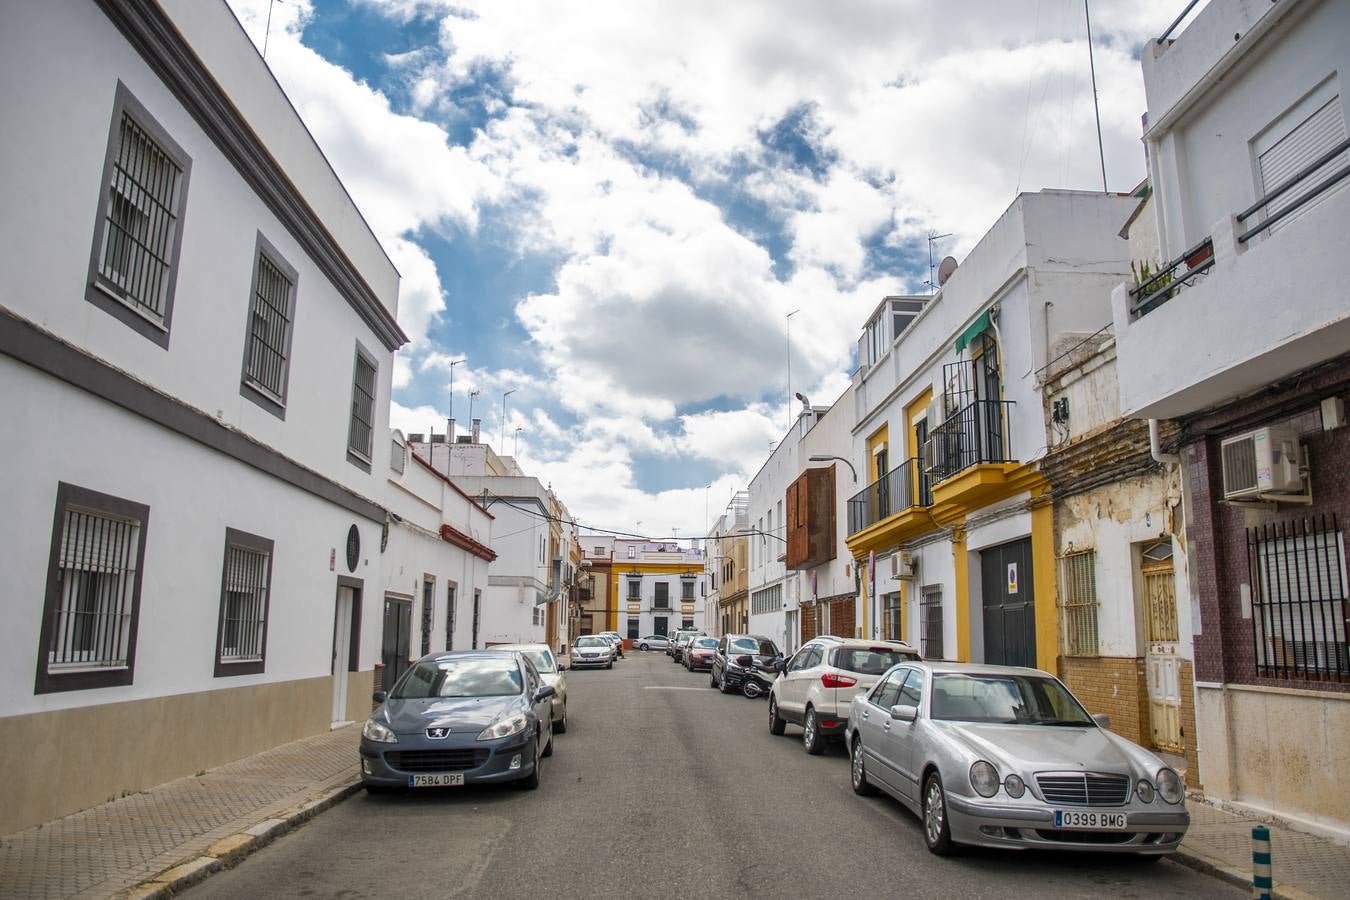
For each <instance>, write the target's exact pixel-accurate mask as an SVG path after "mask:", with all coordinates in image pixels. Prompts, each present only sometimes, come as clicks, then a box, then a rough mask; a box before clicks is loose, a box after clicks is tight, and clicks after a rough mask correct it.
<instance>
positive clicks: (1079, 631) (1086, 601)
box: [1059, 550, 1100, 656]
mask: <svg viewBox="0 0 1350 900" xmlns="http://www.w3.org/2000/svg"><path fill="white" fill-rule="evenodd" d="M1059 562H1060V591H1061V593H1060V610H1061V614H1062V617H1063V620H1064V653H1065V655H1067V656H1097V655H1098V653H1099V652H1100V642H1099V640H1098V635H1097V608H1098V606H1099V605H1100V604H1099V603H1098V602H1097V553H1096V551H1093V550H1084V551H1081V552H1078V553H1070V554H1067V555H1066V556H1064V557H1062V558H1061V559H1060V561H1059Z"/></svg>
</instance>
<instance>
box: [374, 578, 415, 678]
mask: <svg viewBox="0 0 1350 900" xmlns="http://www.w3.org/2000/svg"><path fill="white" fill-rule="evenodd" d="M411 643H412V601H411V600H403V599H401V598H399V597H385V598H384V636H383V638H382V639H381V641H380V661H381V662H382V663H384V682H383V683H384V689H385V690H386V691H387V690H389V689H391V688H392V687H393V686H394V684H395V682H397V681H398V679H399V676H401V675H402V674H403V673H404V672H406V671H407V670H408V654H409V653H410V652H411Z"/></svg>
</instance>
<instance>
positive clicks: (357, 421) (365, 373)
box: [347, 350, 375, 462]
mask: <svg viewBox="0 0 1350 900" xmlns="http://www.w3.org/2000/svg"><path fill="white" fill-rule="evenodd" d="M374 422H375V363H374V361H373V360H371V359H370V358H369V357H367V356H366V355H365V354H364V353H362V352H361V351H360V350H357V352H356V373H355V375H354V376H353V378H352V417H351V424H350V426H349V428H348V430H347V449H348V450H349V451H351V452H352V453H353V454H355V455H356V456H357V458H358V459H360V460H362V461H363V462H370V438H371V434H372V433H373V432H374Z"/></svg>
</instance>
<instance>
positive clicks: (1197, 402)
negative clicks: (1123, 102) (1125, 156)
mask: <svg viewBox="0 0 1350 900" xmlns="http://www.w3.org/2000/svg"><path fill="white" fill-rule="evenodd" d="M1178 5H1180V4H1178ZM1347 35H1350V5H1347V4H1346V3H1344V2H1334V0H1320V2H1319V0H1281V2H1280V3H1275V4H1272V3H1268V2H1258V0H1214V2H1211V3H1209V4H1208V5H1207V6H1206V7H1205V8H1204V9H1202V10H1201V11H1200V12H1199V13H1198V14H1197V15H1196V16H1195V17H1194V18H1193V19H1192V20H1191V21H1190V24H1189V25H1187V26H1186V27H1185V28H1184V30H1182V31H1181V32H1180V33H1179V34H1176V35H1170V34H1167V35H1163V36H1162V37H1161V38H1159V40H1158V41H1150V42H1149V43H1148V44H1146V45H1145V47H1144V52H1143V57H1142V63H1143V72H1144V88H1145V94H1146V96H1147V100H1148V115H1147V118H1146V123H1145V132H1144V144H1145V146H1146V148H1147V150H1148V156H1149V166H1150V171H1151V173H1152V182H1153V190H1154V193H1155V200H1156V207H1157V223H1158V231H1159V238H1160V240H1159V245H1160V246H1159V257H1160V258H1159V259H1157V260H1150V261H1149V262H1150V263H1151V269H1152V271H1154V272H1158V273H1160V274H1159V276H1158V277H1157V278H1154V279H1151V280H1146V281H1145V282H1144V283H1143V284H1141V285H1137V286H1136V285H1133V284H1125V285H1121V286H1120V287H1119V288H1117V290H1116V291H1115V294H1114V295H1113V298H1112V306H1113V317H1114V323H1115V334H1116V352H1117V356H1118V365H1119V373H1120V374H1119V378H1120V403H1121V408H1122V412H1123V413H1124V414H1125V415H1126V416H1131V417H1135V418H1139V419H1150V420H1157V419H1162V418H1167V419H1175V420H1177V421H1178V424H1179V426H1180V431H1179V437H1178V438H1177V439H1176V440H1174V441H1171V442H1168V443H1166V444H1164V445H1163V446H1161V447H1160V448H1159V450H1160V452H1161V455H1163V456H1164V458H1167V457H1168V456H1170V457H1171V463H1172V464H1173V465H1174V466H1175V467H1177V468H1178V469H1179V470H1180V474H1181V477H1182V478H1183V479H1184V483H1185V488H1186V492H1185V493H1186V508H1185V520H1186V537H1187V542H1188V544H1187V548H1186V549H1187V554H1188V562H1189V568H1190V572H1191V579H1190V586H1191V591H1192V593H1191V596H1190V598H1189V599H1190V603H1189V604H1183V606H1190V608H1191V617H1192V624H1193V628H1194V646H1195V689H1196V697H1195V707H1196V719H1197V723H1196V725H1197V728H1196V730H1197V740H1198V745H1199V766H1200V781H1201V782H1202V784H1203V788H1204V791H1205V793H1206V794H1208V795H1211V796H1215V797H1220V798H1224V799H1227V800H1230V801H1234V802H1237V803H1242V804H1246V805H1249V806H1251V807H1254V808H1257V809H1264V810H1273V811H1275V812H1277V813H1278V814H1279V815H1281V816H1283V817H1285V818H1289V819H1300V820H1303V821H1304V822H1305V823H1307V824H1309V825H1312V826H1314V827H1319V828H1323V829H1326V830H1329V831H1333V832H1338V833H1339V834H1340V835H1341V836H1346V835H1348V834H1350V815H1347V812H1346V810H1347V809H1350V782H1347V780H1346V779H1345V778H1344V777H1343V775H1342V772H1343V767H1342V766H1339V765H1337V764H1336V763H1335V762H1334V761H1335V760H1338V759H1344V753H1345V736H1346V735H1347V734H1350V643H1347V626H1346V616H1345V611H1346V608H1347V600H1350V598H1348V597H1347V589H1346V585H1347V583H1350V582H1348V581H1347V577H1346V563H1345V550H1344V547H1345V536H1344V530H1343V523H1344V522H1345V520H1346V516H1347V513H1350V481H1347V479H1346V472H1347V471H1350V429H1347V428H1345V427H1344V425H1345V422H1346V418H1345V407H1346V401H1347V399H1350V356H1348V355H1347V349H1348V348H1350V287H1347V286H1350V231H1348V230H1347V228H1346V224H1347V222H1350V190H1347V186H1350V179H1347V177H1346V176H1347V175H1348V174H1350V167H1348V164H1350V142H1347V137H1346V126H1345V122H1346V117H1347V108H1346V106H1347V105H1346V100H1345V85H1344V79H1345V73H1346V71H1347V70H1350V41H1347V40H1346V36H1347Z"/></svg>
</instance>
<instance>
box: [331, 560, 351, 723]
mask: <svg viewBox="0 0 1350 900" xmlns="http://www.w3.org/2000/svg"><path fill="white" fill-rule="evenodd" d="M356 598H357V593H356V590H355V589H354V588H349V587H339V588H338V590H337V609H336V611H335V612H334V616H333V660H332V672H333V708H332V716H331V718H330V721H331V722H332V723H333V724H334V725H337V724H339V723H342V722H345V721H346V720H347V668H348V666H347V662H348V660H347V657H348V654H349V652H350V650H349V648H350V647H351V644H352V610H353V609H355V607H356V602H357V600H356Z"/></svg>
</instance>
